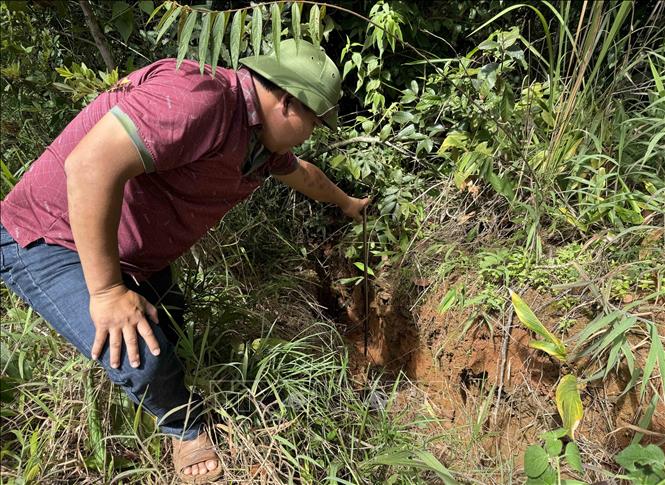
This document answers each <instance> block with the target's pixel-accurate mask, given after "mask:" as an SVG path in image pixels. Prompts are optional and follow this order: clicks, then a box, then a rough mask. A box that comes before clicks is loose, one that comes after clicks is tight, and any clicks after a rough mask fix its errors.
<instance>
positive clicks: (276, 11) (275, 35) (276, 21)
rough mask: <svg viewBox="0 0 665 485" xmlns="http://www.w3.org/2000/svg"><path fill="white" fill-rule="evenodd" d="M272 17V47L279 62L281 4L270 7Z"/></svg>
mask: <svg viewBox="0 0 665 485" xmlns="http://www.w3.org/2000/svg"><path fill="white" fill-rule="evenodd" d="M270 16H271V17H272V45H273V47H274V49H275V57H276V58H277V60H278V61H279V46H280V44H281V39H282V17H281V10H280V8H279V3H276V2H275V3H273V4H272V6H271V7H270Z"/></svg>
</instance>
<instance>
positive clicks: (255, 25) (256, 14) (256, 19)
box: [250, 7, 263, 57]
mask: <svg viewBox="0 0 665 485" xmlns="http://www.w3.org/2000/svg"><path fill="white" fill-rule="evenodd" d="M250 36H251V40H252V50H253V51H254V57H259V55H260V54H261V37H262V36H263V12H262V11H261V7H254V9H253V10H252V31H251V33H250Z"/></svg>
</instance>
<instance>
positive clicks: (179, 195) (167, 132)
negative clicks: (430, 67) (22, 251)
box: [0, 59, 298, 279]
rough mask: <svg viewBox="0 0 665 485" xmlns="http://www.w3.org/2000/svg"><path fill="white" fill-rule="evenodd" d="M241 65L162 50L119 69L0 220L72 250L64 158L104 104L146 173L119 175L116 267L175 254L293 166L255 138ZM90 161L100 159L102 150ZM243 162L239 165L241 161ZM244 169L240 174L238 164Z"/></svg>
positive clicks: (130, 268) (248, 83) (156, 264)
mask: <svg viewBox="0 0 665 485" xmlns="http://www.w3.org/2000/svg"><path fill="white" fill-rule="evenodd" d="M257 106H258V101H257V95H256V91H255V88H254V84H253V80H252V77H251V74H250V72H249V71H247V70H245V69H241V70H240V71H238V72H236V71H233V70H229V69H223V68H219V69H217V73H216V75H215V77H214V78H213V77H211V76H210V67H209V66H207V68H206V72H205V73H204V74H203V75H201V74H200V72H199V67H198V63H195V62H191V61H185V62H183V63H182V65H181V66H180V69H179V70H176V68H175V60H174V59H164V60H161V61H158V62H155V63H154V64H151V65H149V66H147V67H144V68H143V69H140V70H138V71H135V72H133V73H131V74H129V75H128V76H127V77H126V78H125V79H123V80H122V81H120V82H119V83H118V84H117V85H116V86H115V87H114V88H113V89H111V90H109V91H108V92H105V93H102V94H100V95H99V96H98V97H97V98H96V99H95V100H94V101H93V102H92V103H90V104H89V105H88V106H87V107H86V108H85V109H83V110H82V111H81V112H80V113H79V114H78V115H77V116H76V118H74V120H72V122H71V123H69V125H67V127H66V128H65V129H64V130H63V132H62V133H61V134H60V135H59V136H58V137H57V138H56V139H55V140H54V141H53V143H51V145H50V146H49V147H48V148H47V149H46V150H45V151H44V153H43V154H42V155H41V157H39V159H37V160H36V161H35V162H34V163H33V164H32V166H31V167H30V169H29V170H28V172H27V173H26V174H25V175H24V176H23V178H22V179H21V180H20V182H19V183H18V184H17V185H16V187H14V189H13V190H12V191H11V192H10V194H9V195H8V196H7V197H6V198H5V200H3V201H2V202H1V203H0V220H1V221H2V224H3V225H4V226H5V228H6V229H7V231H9V233H10V234H11V235H12V236H13V237H14V239H15V240H16V241H17V242H18V243H19V244H20V245H21V246H23V247H25V246H27V245H28V244H30V243H31V242H33V241H35V240H38V239H41V238H43V239H44V240H45V241H46V242H47V243H50V244H59V245H61V246H64V247H66V248H69V249H73V250H76V245H75V243H74V238H73V236H72V231H71V228H70V225H69V216H68V212H67V183H66V176H65V171H64V163H65V159H66V158H67V156H68V155H69V153H70V152H71V151H72V150H73V149H74V147H75V146H76V145H77V144H78V142H79V141H80V140H81V138H83V136H84V135H85V134H86V133H87V132H88V131H89V130H90V129H91V128H92V127H93V126H94V125H95V123H97V121H98V120H99V119H100V118H101V117H102V116H104V114H106V113H107V112H108V111H109V110H111V112H112V113H113V114H114V115H115V116H116V118H117V119H118V120H120V121H121V123H122V124H123V126H124V127H125V129H126V130H127V133H128V134H129V135H130V137H131V138H132V141H133V142H134V144H135V145H136V148H137V150H138V152H139V154H140V155H141V159H142V161H143V164H144V166H145V169H146V172H145V173H144V174H141V175H139V176H137V177H135V178H133V179H131V180H129V181H128V182H127V184H126V185H125V189H124V199H123V204H122V213H121V218H120V225H119V228H118V243H119V249H120V264H121V267H122V270H123V271H124V272H126V273H129V274H131V275H133V276H135V277H136V278H137V279H145V278H147V277H148V276H150V274H152V273H154V272H156V271H159V270H160V269H162V268H164V267H165V266H167V265H168V264H169V263H170V262H171V261H173V260H175V259H176V258H177V257H178V256H180V255H181V254H182V253H183V252H185V251H186V250H187V249H188V248H189V247H191V246H192V245H193V244H194V243H195V242H196V241H197V240H199V239H200V238H201V237H202V236H203V235H204V234H205V233H206V231H207V230H208V229H210V228H211V227H212V226H214V225H215V224H216V223H217V222H218V221H219V220H220V219H221V218H222V217H223V216H224V214H226V213H227V212H228V211H229V210H230V209H231V208H232V207H233V206H234V205H236V204H237V203H238V202H240V201H242V200H243V199H245V198H247V197H248V196H249V195H251V193H252V192H253V191H254V190H255V189H256V188H257V187H258V186H259V185H261V183H262V182H263V180H265V178H266V177H268V176H269V175H270V174H276V175H285V174H288V173H290V172H292V171H294V170H295V169H296V167H297V164H298V161H297V159H296V158H295V156H294V155H293V154H291V153H287V154H285V155H272V154H268V155H267V156H263V157H262V156H256V154H257V153H266V152H265V150H263V147H261V146H260V144H259V143H258V142H257V137H256V130H257V129H258V128H260V121H259V116H258V113H257ZM98 163H106V161H105V160H104V159H103V158H100V159H99V160H98ZM248 167H249V169H248ZM248 172H249V173H248Z"/></svg>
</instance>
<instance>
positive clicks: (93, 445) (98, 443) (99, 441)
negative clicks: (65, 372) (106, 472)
mask: <svg viewBox="0 0 665 485" xmlns="http://www.w3.org/2000/svg"><path fill="white" fill-rule="evenodd" d="M83 389H84V400H85V404H86V410H87V413H88V433H89V443H88V444H89V446H90V449H91V451H92V456H91V457H90V458H91V460H92V461H93V463H94V465H95V468H97V469H100V468H102V469H103V466H104V464H105V463H106V446H105V443H104V432H103V431H102V421H101V416H100V414H99V408H98V407H97V405H98V403H97V395H96V394H95V392H94V385H93V380H92V374H91V373H90V371H88V373H87V375H86V377H85V379H84V381H83Z"/></svg>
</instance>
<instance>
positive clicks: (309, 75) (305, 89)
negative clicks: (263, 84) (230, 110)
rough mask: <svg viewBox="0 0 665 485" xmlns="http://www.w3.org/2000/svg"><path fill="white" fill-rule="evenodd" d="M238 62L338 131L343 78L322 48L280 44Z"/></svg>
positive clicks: (305, 43)
mask: <svg viewBox="0 0 665 485" xmlns="http://www.w3.org/2000/svg"><path fill="white" fill-rule="evenodd" d="M240 63H241V64H243V65H245V66H247V67H248V68H249V69H251V70H252V71H255V72H257V73H258V74H260V75H261V76H263V77H264V78H266V79H268V80H269V81H272V82H273V83H275V84H276V85H277V86H279V87H280V88H281V89H283V90H284V91H286V92H287V93H289V94H291V95H292V96H294V97H295V98H297V99H298V100H299V101H300V102H302V103H303V104H304V105H305V106H307V107H308V108H309V109H311V110H312V111H313V112H314V113H315V114H316V116H318V117H319V118H321V120H322V121H323V122H324V123H325V124H326V125H327V126H328V127H330V128H332V129H336V128H337V110H338V104H337V102H338V101H339V98H340V95H341V84H342V79H341V77H340V75H339V70H338V69H337V66H335V63H334V62H333V61H332V59H330V57H328V56H327V55H326V53H325V51H324V50H323V48H321V47H315V46H314V45H313V44H311V43H309V42H307V41H306V40H302V39H301V40H300V41H299V42H298V45H297V46H296V41H295V40H294V39H288V40H284V41H282V43H281V44H280V49H279V60H277V57H276V56H275V53H274V52H273V53H272V54H269V55H265V56H258V57H257V56H250V57H243V58H242V59H240Z"/></svg>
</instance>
